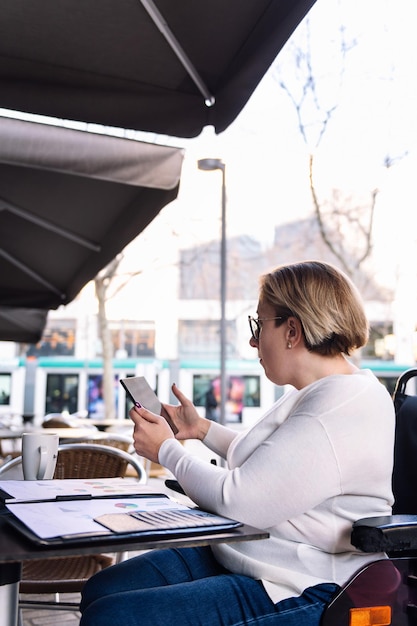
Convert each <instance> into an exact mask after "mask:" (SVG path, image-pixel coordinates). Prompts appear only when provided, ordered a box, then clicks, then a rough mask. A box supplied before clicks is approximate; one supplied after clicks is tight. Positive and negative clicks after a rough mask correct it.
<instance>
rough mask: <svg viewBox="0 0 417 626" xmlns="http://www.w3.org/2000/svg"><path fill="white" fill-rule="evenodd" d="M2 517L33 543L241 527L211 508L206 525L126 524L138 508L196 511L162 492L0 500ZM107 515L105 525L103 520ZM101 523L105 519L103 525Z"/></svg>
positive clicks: (172, 534) (83, 541)
mask: <svg viewBox="0 0 417 626" xmlns="http://www.w3.org/2000/svg"><path fill="white" fill-rule="evenodd" d="M4 506H5V508H6V510H7V513H6V516H5V517H6V519H7V521H8V522H9V523H10V524H11V525H12V526H14V527H15V528H16V529H17V530H19V532H21V533H23V534H24V535H25V536H26V537H27V538H28V539H30V540H31V541H32V542H33V543H35V544H36V545H40V546H56V545H62V542H65V544H77V545H85V544H91V543H94V542H98V541H101V540H102V539H103V538H104V537H112V538H113V539H118V538H120V539H127V538H130V537H134V538H137V539H140V538H143V539H151V538H155V539H156V538H161V537H165V538H167V537H169V538H177V537H183V536H187V537H188V536H190V535H194V534H198V535H202V534H212V533H221V532H224V531H231V530H233V529H235V528H238V527H240V526H242V524H241V523H240V522H237V521H236V520H229V519H227V518H222V517H219V516H216V515H214V514H211V513H206V512H204V515H205V516H206V517H207V516H209V517H212V518H213V519H212V522H213V523H212V524H210V525H208V526H204V527H201V526H199V525H195V526H194V527H193V526H188V527H187V528H184V527H172V528H169V529H167V528H165V527H162V528H159V529H158V528H155V527H153V528H149V529H144V528H143V526H142V527H141V526H140V525H139V526H138V524H133V526H132V524H131V523H130V524H128V525H127V526H126V522H131V521H132V520H133V517H132V516H131V515H130V514H129V513H131V512H138V511H145V512H148V511H161V510H163V511H164V512H165V513H166V514H169V512H170V511H172V512H175V511H189V512H193V511H199V509H193V508H192V507H188V506H186V505H184V504H181V503H179V502H177V501H176V500H174V499H172V498H171V497H169V496H167V495H166V494H163V493H154V494H142V495H130V496H121V497H107V496H103V497H94V498H78V499H76V498H73V497H68V498H65V499H55V500H44V501H30V502H22V501H19V502H16V501H15V502H10V503H8V504H5V505H4ZM109 520H110V522H111V523H110V525H109V523H108V522H109ZM106 522H107V524H106Z"/></svg>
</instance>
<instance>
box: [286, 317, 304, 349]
mask: <svg viewBox="0 0 417 626" xmlns="http://www.w3.org/2000/svg"><path fill="white" fill-rule="evenodd" d="M287 324H288V330H287V339H288V341H290V342H291V344H292V345H293V346H294V345H296V344H297V343H298V342H299V341H300V339H301V338H302V334H303V333H302V330H301V323H300V320H298V319H297V318H296V317H289V318H288V320H287Z"/></svg>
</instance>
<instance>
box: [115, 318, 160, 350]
mask: <svg viewBox="0 0 417 626" xmlns="http://www.w3.org/2000/svg"><path fill="white" fill-rule="evenodd" d="M109 326H110V332H111V338H112V343H113V351H114V355H115V356H116V357H117V356H119V355H121V356H125V357H131V358H135V357H143V356H150V357H153V356H155V326H154V323H153V322H138V321H134V320H131V321H127V320H122V321H121V322H109Z"/></svg>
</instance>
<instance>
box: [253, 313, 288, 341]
mask: <svg viewBox="0 0 417 626" xmlns="http://www.w3.org/2000/svg"><path fill="white" fill-rule="evenodd" d="M282 319H284V318H283V317H282V316H280V317H252V315H248V322H249V328H250V332H251V333H252V339H253V340H254V341H256V342H258V341H259V335H260V334H261V330H262V324H261V323H260V322H266V321H267V320H282Z"/></svg>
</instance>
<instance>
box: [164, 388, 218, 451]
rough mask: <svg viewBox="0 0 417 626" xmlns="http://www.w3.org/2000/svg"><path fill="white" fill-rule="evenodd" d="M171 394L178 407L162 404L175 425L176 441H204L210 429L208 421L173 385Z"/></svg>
mask: <svg viewBox="0 0 417 626" xmlns="http://www.w3.org/2000/svg"><path fill="white" fill-rule="evenodd" d="M172 393H173V394H174V396H175V397H176V398H177V400H178V401H179V403H180V404H179V405H177V406H173V405H172V404H164V405H163V410H165V411H166V412H167V413H168V415H169V417H170V419H171V421H172V422H173V423H174V424H175V426H176V428H177V429H178V432H177V433H176V434H175V437H176V439H180V440H183V439H200V440H201V439H204V437H205V436H206V435H207V432H208V429H209V428H210V424H211V422H210V420H207V419H206V418H205V417H201V415H199V414H198V413H197V409H196V408H195V406H194V404H193V403H192V402H191V400H189V399H188V398H187V397H186V396H185V395H184V394H183V393H182V392H181V391H180V390H179V389H178V387H177V386H176V385H175V384H173V385H172Z"/></svg>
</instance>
